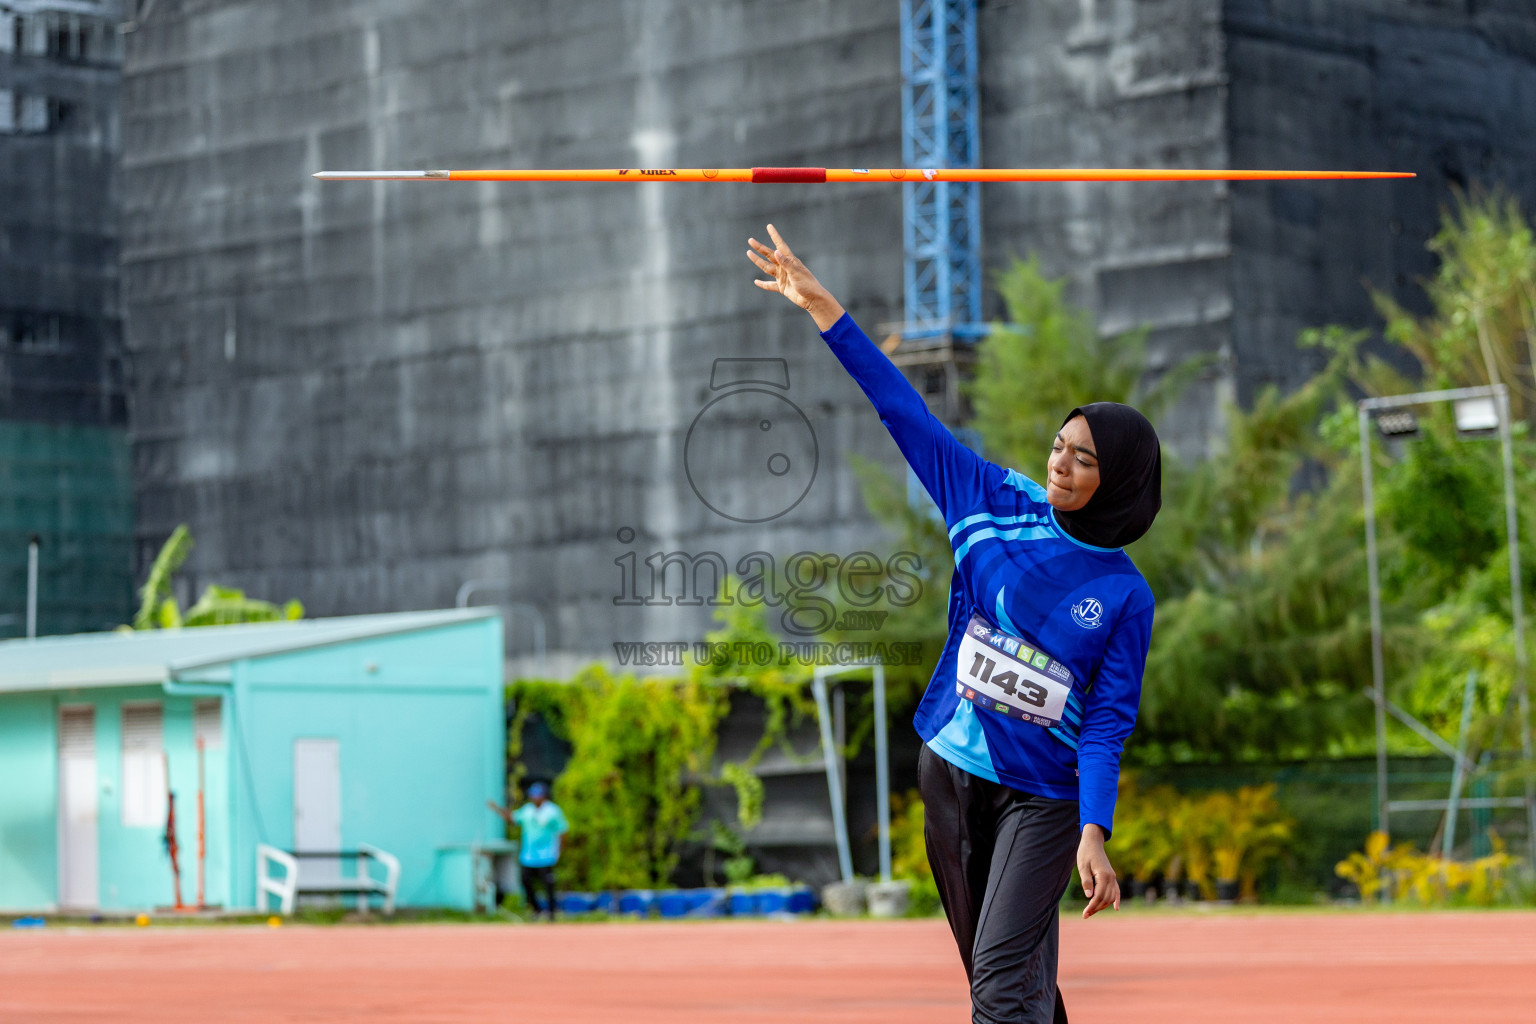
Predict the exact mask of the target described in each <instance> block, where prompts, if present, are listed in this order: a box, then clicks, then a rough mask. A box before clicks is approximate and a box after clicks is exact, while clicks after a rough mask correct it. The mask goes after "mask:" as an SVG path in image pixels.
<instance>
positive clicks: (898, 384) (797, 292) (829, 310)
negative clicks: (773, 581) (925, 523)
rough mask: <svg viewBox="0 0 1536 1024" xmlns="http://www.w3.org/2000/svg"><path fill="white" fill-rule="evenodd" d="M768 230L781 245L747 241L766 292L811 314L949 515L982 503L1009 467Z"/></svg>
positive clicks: (950, 519)
mask: <svg viewBox="0 0 1536 1024" xmlns="http://www.w3.org/2000/svg"><path fill="white" fill-rule="evenodd" d="M768 235H769V237H770V238H772V239H773V246H774V247H773V248H769V247H768V246H766V245H764V244H763V243H762V242H759V241H758V240H757V239H755V238H749V239H747V244H748V245H750V246H751V247H752V249H751V251H749V252H748V253H747V257H748V258H749V259H750V260H751V261H752V262H753V263H754V264H756V265H757V268H758V269H759V270H761V271H762V272H763V273H765V274H767V275H768V276H769V277H770V278H772V280H768V281H762V280H759V281H754V282H753V283H754V284H756V285H757V286H758V287H759V288H761V289H763V290H764V291H769V292H778V293H779V294H780V295H782V296H784V297H785V298H786V299H788V300H789V301H790V302H793V303H794V304H795V305H797V306H799V307H800V308H801V309H803V310H805V311H806V312H807V313H809V314H811V318H812V319H813V320H815V321H816V327H817V329H818V330H820V331H821V336H822V338H823V339H824V340H825V341H826V343H827V346H828V347H829V348H831V350H832V354H833V355H835V356H837V358H838V361H839V362H841V363H842V364H843V367H844V369H846V370H847V371H848V373H849V374H850V375H851V376H852V377H853V379H854V380H855V381H857V382H858V385H859V387H861V388H862V389H863V390H864V394H865V395H866V396H868V398H869V400H870V402H871V403H873V404H874V407H875V411H876V412H878V413H879V414H880V421H881V422H882V423H884V424H885V427H886V429H887V430H889V431H890V433H891V437H892V438H894V439H895V441H896V446H897V447H898V448H900V449H901V453H902V455H904V456H905V457H906V460H907V463H908V464H909V465H910V466H911V467H912V470H913V472H915V473H916V474H917V478H918V479H919V480H920V481H922V484H923V486H924V487H925V488H927V489H928V493H929V494H930V495H932V496H933V500H934V502H935V504H937V505H938V506H939V511H940V512H942V513H943V514H944V521H945V522H946V523H950V522H953V521H954V519H955V518H956V517H957V516H959V515H961V514H963V513H964V512H966V511H968V510H970V509H972V508H974V507H975V506H976V504H977V503H978V502H979V501H980V500H981V499H982V498H983V497H985V496H986V494H987V493H988V492H989V491H991V490H992V488H994V487H995V486H996V485H997V484H998V483H1000V482H1001V481H1002V479H1003V477H1004V475H1005V471H1004V470H1003V469H1002V468H1001V467H999V466H996V465H993V464H992V463H990V462H987V461H986V460H985V459H983V458H982V457H981V456H979V455H977V454H976V453H975V452H973V451H971V450H970V449H969V448H967V447H966V446H965V445H963V444H961V443H960V442H959V441H957V440H956V439H955V436H954V435H953V434H951V433H950V432H949V429H948V428H947V427H945V426H944V424H942V423H940V422H939V421H938V419H937V418H935V417H934V415H933V414H932V413H931V412H929V411H928V403H926V402H924V401H923V397H922V396H921V395H919V394H918V393H917V389H916V388H914V387H912V385H911V384H910V383H908V381H907V378H905V377H903V376H902V374H901V371H900V370H898V369H897V368H896V367H895V365H893V364H892V363H891V361H890V360H889V359H887V358H886V357H885V354H884V353H883V352H881V351H880V350H879V349H878V348H876V347H875V345H874V342H872V341H870V340H869V337H868V336H867V335H866V334H865V333H864V332H863V331H862V330H860V329H859V325H858V324H856V323H854V322H853V318H852V317H850V316H849V315H848V314H847V312H846V311H845V310H844V309H843V307H842V304H841V303H839V302H838V301H837V299H835V298H834V297H833V296H832V293H831V292H829V291H828V290H827V289H826V288H825V287H824V286H823V285H822V283H821V282H820V281H818V280H816V275H815V274H812V273H811V271H810V268H808V267H807V266H806V265H805V264H804V263H803V262H801V261H800V259H799V258H798V257H796V256H795V254H794V252H793V251H792V250H791V249H790V248H789V246H788V245H787V244H786V243H785V241H784V239H783V238H782V237H781V236H780V235H779V232H778V230H777V229H776V228H774V226H773V225H772V224H769V225H768Z"/></svg>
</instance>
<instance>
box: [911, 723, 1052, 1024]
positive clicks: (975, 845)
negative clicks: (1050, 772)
mask: <svg viewBox="0 0 1536 1024" xmlns="http://www.w3.org/2000/svg"><path fill="white" fill-rule="evenodd" d="M918 779H919V786H920V788H921V791H922V795H923V813H924V816H925V824H924V838H925V839H926V840H927V846H928V862H929V863H930V864H931V865H932V866H933V877H934V880H935V881H936V882H937V883H938V886H939V898H940V899H941V900H942V901H943V903H944V913H945V914H946V915H948V917H949V926H950V928H951V929H952V930H953V931H954V933H955V942H956V944H958V945H959V947H960V959H961V960H962V961H964V963H965V973H966V976H967V977H968V978H970V980H971V1020H972V1021H973V1022H974V1024H1052V1022H1053V1021H1056V1022H1062V1024H1064V1022H1065V1021H1066V1019H1067V1012H1066V1009H1065V1007H1064V1006H1063V1005H1062V1001H1061V993H1060V992H1059V991H1058V990H1057V988H1056V950H1057V906H1058V904H1059V902H1060V900H1061V895H1062V893H1063V892H1065V891H1066V888H1067V882H1068V880H1069V879H1070V878H1071V877H1072V865H1073V862H1074V861H1075V859H1076V853H1077V844H1078V837H1079V828H1078V811H1077V801H1076V800H1051V799H1047V798H1046V797H1040V796H1033V795H1031V794H1029V793H1021V792H1020V791H1018V790H1016V789H1010V788H1008V787H1007V786H1003V785H999V784H998V783H996V782H989V781H988V780H986V779H983V778H980V777H979V776H976V775H972V774H970V773H969V772H967V771H965V770H963V769H961V768H957V767H955V766H954V765H952V764H950V763H949V762H948V761H946V760H944V759H943V758H941V757H939V756H938V755H937V754H935V753H934V752H933V751H932V750H929V749H928V748H927V747H926V746H925V747H923V751H922V754H921V756H920V758H919V760H918Z"/></svg>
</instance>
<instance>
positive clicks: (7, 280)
mask: <svg viewBox="0 0 1536 1024" xmlns="http://www.w3.org/2000/svg"><path fill="white" fill-rule="evenodd" d="M120 20H121V16H120V12H119V5H118V4H117V3H116V2H115V0H53V2H48V0H0V638H5V637H15V636H23V635H25V630H26V628H27V619H28V618H29V616H28V613H27V611H26V608H27V589H28V587H27V578H28V547H29V542H30V541H31V540H33V539H34V538H35V539H36V540H37V541H38V542H39V550H38V557H37V577H38V585H37V587H36V592H37V601H36V606H35V614H34V615H33V616H31V617H32V618H33V619H34V625H35V628H36V629H37V630H38V631H39V632H42V633H69V632H78V631H83V630H96V629H104V628H111V627H112V626H113V625H116V624H117V623H120V622H123V621H125V620H126V618H127V617H128V616H129V614H130V613H131V601H132V587H133V578H132V572H133V562H132V552H133V547H132V543H133V541H132V530H133V520H132V511H133V506H132V502H133V488H132V481H131V477H130V466H129V447H128V435H127V430H126V401H125V399H126V396H125V393H124V388H123V371H122V327H121V319H120V316H119V313H118V290H117V282H118V250H117V223H118V218H117V195H116V189H115V182H116V173H117V159H118V131H117V124H118V121H117V117H118V106H117V99H118V90H119V88H120V85H121V71H122V63H121V44H120V37H119V34H118V25H119V22H120Z"/></svg>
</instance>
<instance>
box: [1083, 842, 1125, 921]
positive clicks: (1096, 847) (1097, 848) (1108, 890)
mask: <svg viewBox="0 0 1536 1024" xmlns="http://www.w3.org/2000/svg"><path fill="white" fill-rule="evenodd" d="M1077 873H1078V874H1079V875H1080V876H1082V879H1083V895H1084V896H1086V897H1088V906H1087V907H1086V908H1085V909H1084V910H1083V918H1084V919H1085V920H1086V919H1087V918H1090V917H1092V916H1093V915H1094V914H1097V913H1098V912H1099V911H1101V910H1103V909H1104V908H1105V907H1107V906H1110V905H1113V906H1114V908H1115V909H1116V910H1119V909H1120V881H1119V879H1117V878H1116V877H1115V869H1114V868H1113V867H1111V866H1110V863H1109V854H1107V853H1105V852H1104V830H1103V829H1102V828H1100V827H1099V826H1098V825H1093V824H1089V825H1084V826H1083V838H1082V839H1081V840H1079V841H1078V844H1077Z"/></svg>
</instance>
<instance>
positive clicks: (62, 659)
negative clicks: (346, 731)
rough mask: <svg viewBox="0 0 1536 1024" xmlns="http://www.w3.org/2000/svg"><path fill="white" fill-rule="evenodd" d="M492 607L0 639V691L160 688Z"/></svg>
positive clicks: (481, 614) (487, 612)
mask: <svg viewBox="0 0 1536 1024" xmlns="http://www.w3.org/2000/svg"><path fill="white" fill-rule="evenodd" d="M496 614H497V611H496V609H495V608H492V607H477V608H448V609H442V610H438V611H424V612H394V613H391V614H388V615H347V616H338V617H336V618H330V619H300V620H299V621H297V622H256V623H249V624H246V625H240V626H198V627H196V628H192V629H154V630H144V631H142V632H137V633H79V634H76V635H74V636H47V637H39V638H38V639H36V640H4V641H0V692H4V691H18V690H57V689H75V688H79V687H93V686H124V685H131V684H136V683H163V682H165V681H167V680H171V679H175V678H177V677H178V676H180V675H182V674H184V673H188V672H196V671H202V670H207V669H216V668H218V667H219V666H222V665H228V664H230V663H232V662H236V661H241V660H244V659H246V658H260V657H264V656H268V655H273V654H283V653H287V652H289V651H300V650H305V649H307V648H311V647H322V646H325V645H327V644H339V643H346V642H347V641H350V640H363V639H367V638H369V637H378V636H389V635H392V634H397V633H411V632H415V631H417V630H422V629H434V628H436V627H439V626H447V625H452V624H454V623H456V622H468V621H472V620H475V619H483V618H489V617H491V616H493V615H496Z"/></svg>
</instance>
